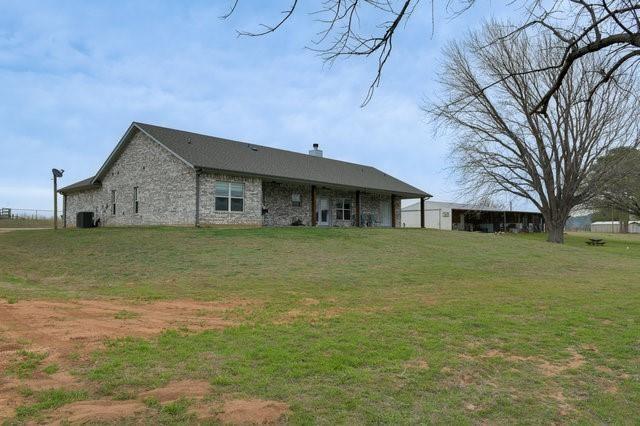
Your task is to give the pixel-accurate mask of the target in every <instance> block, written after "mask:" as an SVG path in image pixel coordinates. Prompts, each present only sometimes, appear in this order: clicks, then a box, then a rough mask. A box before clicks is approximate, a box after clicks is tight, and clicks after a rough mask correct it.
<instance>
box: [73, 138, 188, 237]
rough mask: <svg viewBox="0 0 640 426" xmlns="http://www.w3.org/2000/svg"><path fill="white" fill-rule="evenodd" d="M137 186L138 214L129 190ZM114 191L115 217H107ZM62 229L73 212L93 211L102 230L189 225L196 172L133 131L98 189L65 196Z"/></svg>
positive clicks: (74, 213)
mask: <svg viewBox="0 0 640 426" xmlns="http://www.w3.org/2000/svg"><path fill="white" fill-rule="evenodd" d="M136 186H137V187H138V206H139V209H138V214H136V213H134V205H133V188H134V187H136ZM112 190H115V191H116V214H115V215H113V214H111V191H112ZM66 200H67V209H66V211H67V226H68V227H73V226H75V222H76V213H77V212H79V211H92V212H94V218H96V219H97V218H100V221H101V225H102V226H126V225H193V224H194V223H195V171H194V170H193V169H192V168H191V167H189V166H187V165H186V164H185V163H183V162H182V161H180V160H179V159H178V158H176V157H175V156H174V155H173V154H171V153H170V152H169V151H167V150H166V149H165V148H164V147H162V146H160V145H159V144H158V143H156V142H154V141H152V140H151V139H150V138H149V137H148V136H146V135H145V134H144V133H142V132H137V133H136V134H134V135H133V136H132V138H131V141H130V142H129V144H128V145H127V146H126V148H125V149H124V151H123V152H122V153H121V154H120V156H119V157H118V159H117V160H116V161H115V162H114V164H113V165H112V166H111V168H110V169H109V170H108V171H107V173H106V175H105V176H104V178H103V179H102V186H101V187H100V188H99V189H92V190H87V191H82V192H75V193H70V194H68V195H67V197H66Z"/></svg>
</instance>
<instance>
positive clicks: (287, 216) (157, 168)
mask: <svg viewBox="0 0 640 426" xmlns="http://www.w3.org/2000/svg"><path fill="white" fill-rule="evenodd" d="M216 181H225V182H242V183H243V184H244V211H242V212H227V211H225V212H220V211H216V210H215V194H214V188H215V182H216ZM134 187H137V188H138V213H135V210H134V189H133V188H134ZM114 190H115V191H116V214H115V215H114V214H112V201H111V197H112V192H111V191H114ZM294 193H296V194H300V206H294V205H293V203H292V194H294ZM317 197H318V198H319V197H327V198H328V199H329V211H330V214H329V217H330V221H329V226H353V225H354V224H355V223H356V192H355V191H347V190H339V189H328V188H318V189H317ZM340 198H347V199H349V200H351V219H350V220H338V219H337V217H336V209H335V202H336V200H337V199H340ZM386 200H388V201H391V196H390V195H387V194H376V193H364V192H362V193H361V213H365V214H367V213H368V214H373V215H374V216H375V217H376V218H377V220H378V221H380V218H381V205H380V204H381V201H386ZM263 208H264V209H265V210H266V212H265V214H264V215H263V214H262V209H263ZM393 208H394V209H395V211H396V226H397V227H400V226H401V223H402V220H401V217H400V214H401V213H400V211H401V210H400V199H397V200H396V202H395V203H394V206H393ZM80 211H91V212H93V213H94V219H100V222H101V225H102V226H131V225H184V226H195V221H196V172H195V170H193V168H191V167H190V166H188V165H186V164H185V163H183V162H182V161H181V160H180V159H178V158H177V157H175V156H174V155H173V154H171V153H170V152H169V151H167V150H166V149H165V148H164V147H163V146H161V145H159V144H158V143H156V142H154V141H153V140H151V139H150V138H149V137H148V136H146V135H145V134H144V133H142V132H137V133H135V134H134V135H133V136H132V138H131V140H130V142H129V144H128V145H127V146H126V148H125V149H124V150H123V152H122V153H121V154H120V156H119V158H117V159H116V161H115V162H114V163H113V165H112V166H111V167H110V169H109V170H107V173H106V174H105V176H104V177H103V179H102V186H101V187H100V188H98V189H90V190H85V191H79V192H72V193H69V194H67V196H66V215H67V216H66V217H67V227H74V226H75V223H76V214H77V213H78V212H80ZM312 214H315V212H312V211H311V185H307V184H295V183H281V182H272V181H268V182H266V181H265V182H263V180H262V179H260V178H253V177H246V176H244V177H239V176H229V175H224V174H216V173H202V174H201V175H200V214H199V222H200V225H203V226H206V225H256V226H261V225H265V226H289V225H291V224H292V223H293V222H294V221H295V220H297V219H299V220H300V221H301V222H302V223H303V224H304V225H307V226H310V225H311V218H312Z"/></svg>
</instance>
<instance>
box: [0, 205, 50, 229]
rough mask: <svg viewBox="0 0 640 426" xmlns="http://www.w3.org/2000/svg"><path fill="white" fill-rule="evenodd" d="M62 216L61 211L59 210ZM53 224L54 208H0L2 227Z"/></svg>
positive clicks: (45, 225)
mask: <svg viewBox="0 0 640 426" xmlns="http://www.w3.org/2000/svg"><path fill="white" fill-rule="evenodd" d="M58 214H59V217H60V211H58ZM49 226H53V210H47V209H16V208H12V207H2V208H0V228H24V227H49Z"/></svg>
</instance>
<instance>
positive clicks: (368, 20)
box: [223, 0, 640, 113]
mask: <svg viewBox="0 0 640 426" xmlns="http://www.w3.org/2000/svg"><path fill="white" fill-rule="evenodd" d="M288 1H289V3H285V4H288V6H287V7H286V8H285V10H283V11H282V15H281V17H280V18H279V19H277V20H276V21H275V22H273V23H271V24H263V25H262V26H261V27H260V28H258V29H256V30H254V31H247V30H242V31H238V34H239V35H242V36H263V35H266V34H269V33H272V32H274V31H276V30H279V29H280V28H282V27H283V26H284V24H285V23H286V22H287V21H288V20H289V19H291V17H292V16H293V15H294V14H295V13H296V11H297V10H298V9H299V8H300V2H299V1H298V0H288ZM239 3H240V0H232V1H231V6H230V9H229V11H228V13H225V14H224V16H223V18H225V19H226V18H228V17H229V16H231V15H232V14H233V13H234V11H235V10H236V9H237V8H238V6H239ZM316 3H317V8H315V9H314V10H313V12H312V19H316V20H317V21H319V22H320V23H321V24H322V25H321V27H322V29H321V30H320V32H319V34H318V37H317V38H316V39H314V40H312V41H311V43H310V48H311V50H314V51H316V52H318V53H319V54H320V56H321V57H322V58H323V59H324V60H325V61H328V62H333V61H335V60H336V59H338V58H342V57H351V56H354V57H370V56H372V57H374V58H376V70H375V74H374V77H373V78H372V80H371V82H370V85H369V89H368V91H367V94H366V96H365V99H364V102H363V105H364V104H366V103H367V102H369V100H370V99H371V96H372V95H373V92H374V90H375V88H376V87H377V86H378V85H379V84H380V81H381V77H382V71H383V68H384V67H385V65H386V64H387V62H388V59H389V57H390V56H391V52H392V49H393V45H394V41H395V40H396V39H397V34H398V32H400V31H402V30H403V29H404V28H405V27H406V26H407V25H408V24H409V21H410V18H411V16H412V15H413V14H414V13H415V11H416V9H417V8H419V7H427V8H429V9H430V10H429V13H430V16H431V22H424V20H419V21H417V22H418V25H423V26H424V27H425V35H427V34H429V33H433V31H434V26H435V20H436V15H437V11H438V10H442V9H444V10H445V13H446V15H448V16H456V15H459V14H462V13H463V12H465V11H466V10H468V9H469V8H471V7H472V6H473V5H474V4H476V3H481V2H478V1H477V0H439V1H437V0H422V2H421V1H420V0H316ZM482 3H483V2H482ZM504 4H505V5H508V6H509V7H512V8H513V9H514V11H520V12H522V20H521V22H518V23H516V24H515V25H513V26H510V27H509V29H508V31H507V33H506V34H503V36H506V37H513V36H518V35H520V34H522V33H524V34H526V35H528V36H535V35H536V34H538V32H539V31H541V30H547V31H548V32H549V34H550V35H551V36H552V37H554V38H555V42H556V44H557V46H558V47H560V48H561V49H562V54H561V55H558V56H557V57H556V58H555V59H556V60H555V62H553V63H549V64H547V68H546V70H547V71H548V70H553V71H554V79H553V84H551V85H550V86H549V87H548V89H547V91H546V92H545V93H544V94H543V96H541V97H540V100H539V101H538V103H536V104H535V105H532V108H533V110H534V111H536V112H539V113H544V112H545V111H546V109H547V106H548V104H549V101H550V100H551V97H552V96H553V95H554V93H555V92H556V91H558V90H559V88H560V86H562V84H563V82H564V80H565V79H566V78H567V75H568V73H569V70H570V69H571V68H572V67H573V65H574V63H575V62H576V61H578V60H579V59H580V58H583V57H584V56H589V55H592V54H595V53H597V52H599V55H598V56H599V58H601V59H603V60H601V61H600V62H599V65H600V69H598V70H597V71H598V73H599V77H600V80H599V85H598V87H596V88H595V89H594V92H595V91H597V89H599V88H600V87H601V86H606V85H608V84H610V83H612V82H613V83H615V78H616V75H617V74H618V73H624V72H626V71H628V70H629V69H636V68H637V66H638V63H639V61H640V16H639V14H640V1H638V0H504ZM276 7H277V6H276ZM452 25H455V24H452ZM427 39H428V38H427V37H425V40H427ZM426 42H427V41H426ZM527 71H529V72H537V71H538V69H537V68H530V69H528V70H527Z"/></svg>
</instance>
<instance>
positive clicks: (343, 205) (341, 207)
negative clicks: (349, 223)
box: [336, 199, 351, 220]
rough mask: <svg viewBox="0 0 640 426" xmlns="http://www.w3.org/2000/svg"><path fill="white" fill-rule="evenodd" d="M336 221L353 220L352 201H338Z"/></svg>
mask: <svg viewBox="0 0 640 426" xmlns="http://www.w3.org/2000/svg"><path fill="white" fill-rule="evenodd" d="M336 219H337V220H351V200H349V199H342V200H336Z"/></svg>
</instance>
